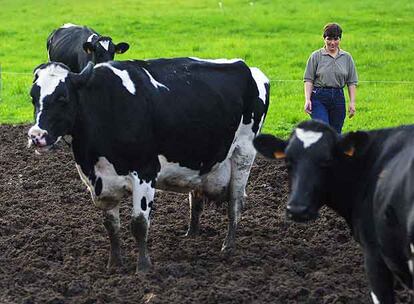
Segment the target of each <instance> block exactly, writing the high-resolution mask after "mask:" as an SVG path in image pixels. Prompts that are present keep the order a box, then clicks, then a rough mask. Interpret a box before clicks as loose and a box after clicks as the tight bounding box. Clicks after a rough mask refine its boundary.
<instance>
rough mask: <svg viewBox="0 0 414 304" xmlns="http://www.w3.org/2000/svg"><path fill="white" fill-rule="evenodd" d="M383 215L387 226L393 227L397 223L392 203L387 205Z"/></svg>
mask: <svg viewBox="0 0 414 304" xmlns="http://www.w3.org/2000/svg"><path fill="white" fill-rule="evenodd" d="M385 217H386V219H387V224H388V225H389V226H391V227H394V226H397V225H398V224H399V222H398V216H397V214H396V213H395V210H394V207H393V206H392V205H388V206H387V208H386V209H385Z"/></svg>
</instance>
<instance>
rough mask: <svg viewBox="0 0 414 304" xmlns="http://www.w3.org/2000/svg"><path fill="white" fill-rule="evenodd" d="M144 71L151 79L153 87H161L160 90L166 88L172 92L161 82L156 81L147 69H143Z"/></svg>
mask: <svg viewBox="0 0 414 304" xmlns="http://www.w3.org/2000/svg"><path fill="white" fill-rule="evenodd" d="M142 69H143V70H144V72H145V73H146V74H147V75H148V77H149V79H150V81H151V83H152V85H153V86H154V87H155V88H158V87H160V88H165V89H167V90H168V91H169V90H170V89H169V88H168V87H167V86H165V85H163V84H162V83H160V82H158V81H156V80H155V79H154V77H152V75H151V74H150V72H148V71H147V70H146V69H144V68H142Z"/></svg>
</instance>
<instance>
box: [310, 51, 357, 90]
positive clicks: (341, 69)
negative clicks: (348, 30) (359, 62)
mask: <svg viewBox="0 0 414 304" xmlns="http://www.w3.org/2000/svg"><path fill="white" fill-rule="evenodd" d="M303 79H304V81H309V82H312V83H313V85H314V86H315V87H334V88H343V87H344V86H345V84H346V85H347V86H350V85H356V84H357V83H358V75H357V71H356V69H355V63H354V60H353V59H352V56H351V54H349V53H348V52H345V51H343V50H341V49H339V51H338V54H337V55H336V57H335V58H334V57H332V56H331V55H329V53H328V52H327V51H326V50H325V48H321V49H319V50H317V51H314V52H313V53H312V54H311V55H310V57H309V59H308V63H307V64H306V70H305V75H304V76H303Z"/></svg>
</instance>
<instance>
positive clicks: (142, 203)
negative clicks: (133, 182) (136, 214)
mask: <svg viewBox="0 0 414 304" xmlns="http://www.w3.org/2000/svg"><path fill="white" fill-rule="evenodd" d="M141 209H142V210H143V211H145V210H147V199H146V198H145V197H143V198H142V199H141Z"/></svg>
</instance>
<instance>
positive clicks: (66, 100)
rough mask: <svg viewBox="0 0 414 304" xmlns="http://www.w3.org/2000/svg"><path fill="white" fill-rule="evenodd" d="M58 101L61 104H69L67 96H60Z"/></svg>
mask: <svg viewBox="0 0 414 304" xmlns="http://www.w3.org/2000/svg"><path fill="white" fill-rule="evenodd" d="M58 101H59V102H64V103H67V102H68V99H67V98H66V97H65V96H60V97H59V98H58Z"/></svg>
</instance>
